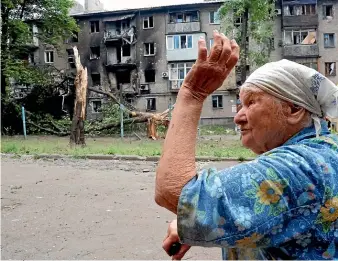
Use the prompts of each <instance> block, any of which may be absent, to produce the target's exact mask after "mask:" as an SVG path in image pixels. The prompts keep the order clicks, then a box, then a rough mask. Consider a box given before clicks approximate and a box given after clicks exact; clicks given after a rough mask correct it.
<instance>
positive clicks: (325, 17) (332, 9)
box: [323, 4, 334, 20]
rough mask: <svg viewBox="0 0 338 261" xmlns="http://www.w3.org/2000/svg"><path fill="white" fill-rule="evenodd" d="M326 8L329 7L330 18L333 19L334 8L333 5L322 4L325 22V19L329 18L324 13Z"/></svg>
mask: <svg viewBox="0 0 338 261" xmlns="http://www.w3.org/2000/svg"><path fill="white" fill-rule="evenodd" d="M327 7H331V11H332V16H331V17H332V18H334V8H333V5H331V4H323V19H324V20H327V17H330V16H329V15H326V11H327V9H326V8H327Z"/></svg>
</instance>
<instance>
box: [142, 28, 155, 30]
mask: <svg viewBox="0 0 338 261" xmlns="http://www.w3.org/2000/svg"><path fill="white" fill-rule="evenodd" d="M149 29H154V27H147V28H143V30H149Z"/></svg>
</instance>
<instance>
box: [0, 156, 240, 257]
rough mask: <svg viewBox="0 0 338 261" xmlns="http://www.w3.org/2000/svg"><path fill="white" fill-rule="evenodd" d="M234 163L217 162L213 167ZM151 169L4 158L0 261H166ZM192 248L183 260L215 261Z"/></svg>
mask: <svg viewBox="0 0 338 261" xmlns="http://www.w3.org/2000/svg"><path fill="white" fill-rule="evenodd" d="M233 164H234V163H229V162H227V163H218V167H223V166H229V165H233ZM155 166H156V163H151V162H140V161H139V162H126V161H85V160H55V161H52V160H50V161H46V160H38V161H35V160H33V159H31V158H21V159H12V158H8V157H2V163H1V179H2V180H1V199H2V200H1V208H2V213H1V214H2V224H1V228H2V229H1V233H2V235H1V237H2V238H1V239H2V245H1V248H2V257H1V258H2V259H21V260H24V259H39V260H42V259H64V260H65V259H167V260H169V259H170V258H169V257H168V256H167V255H166V254H165V253H164V251H163V250H162V248H161V242H162V240H163V238H164V236H165V233H166V229H167V226H168V222H169V221H171V220H172V219H173V218H174V215H173V214H170V213H169V212H168V211H167V210H165V209H162V208H160V207H158V206H157V205H156V204H155V202H154V200H153V194H154V179H155V173H154V170H155ZM220 257H221V255H220V249H215V248H213V249H203V248H197V247H196V248H192V249H191V250H190V252H189V253H188V254H187V255H186V257H185V259H186V258H188V259H220Z"/></svg>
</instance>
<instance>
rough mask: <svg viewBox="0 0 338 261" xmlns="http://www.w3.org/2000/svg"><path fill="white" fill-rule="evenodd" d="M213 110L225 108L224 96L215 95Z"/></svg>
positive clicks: (213, 97)
mask: <svg viewBox="0 0 338 261" xmlns="http://www.w3.org/2000/svg"><path fill="white" fill-rule="evenodd" d="M212 108H214V109H217V108H223V96H222V95H213V96H212Z"/></svg>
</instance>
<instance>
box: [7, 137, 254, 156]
mask: <svg viewBox="0 0 338 261" xmlns="http://www.w3.org/2000/svg"><path fill="white" fill-rule="evenodd" d="M163 141H164V140H163V139H162V140H158V141H153V140H148V139H144V140H141V141H140V140H132V139H128V138H126V139H124V140H121V139H118V138H109V137H100V138H91V137H87V138H86V146H85V147H84V148H82V147H76V148H70V147H69V138H59V137H52V136H30V137H28V138H27V139H26V140H24V139H22V138H18V137H2V141H1V143H2V144H1V152H2V153H11V154H19V155H22V154H31V155H38V154H63V155H71V156H73V157H74V158H83V157H85V156H86V155H92V154H103V155H137V156H160V155H161V152H162V145H163ZM196 154H197V156H212V157H226V158H236V159H241V160H244V159H246V158H249V157H254V154H253V153H252V152H251V151H249V150H247V149H245V148H244V147H242V145H241V143H240V141H239V140H238V139H234V136H231V137H230V138H229V139H226V137H225V138H223V137H222V139H209V140H203V139H201V140H198V143H197V151H196ZM35 157H38V156H35Z"/></svg>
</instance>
